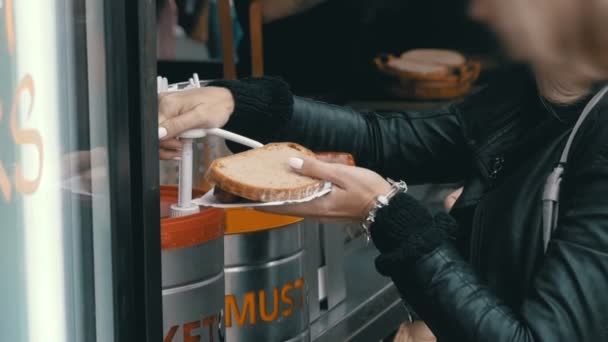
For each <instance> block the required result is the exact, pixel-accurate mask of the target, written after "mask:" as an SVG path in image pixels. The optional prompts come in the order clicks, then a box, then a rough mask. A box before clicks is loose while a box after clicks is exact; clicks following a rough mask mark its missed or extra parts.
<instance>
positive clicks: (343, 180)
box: [261, 158, 391, 222]
mask: <svg viewBox="0 0 608 342" xmlns="http://www.w3.org/2000/svg"><path fill="white" fill-rule="evenodd" d="M289 165H290V166H291V167H292V169H293V170H294V171H295V172H298V173H300V174H302V175H306V176H309V177H314V178H318V179H323V180H326V181H329V182H331V183H332V184H333V189H332V191H331V192H330V193H329V194H327V195H326V196H323V197H321V198H318V199H316V200H313V201H311V202H307V203H302V204H294V205H286V206H281V207H267V208H263V209H261V210H264V211H267V212H271V213H275V214H281V215H290V216H297V217H309V218H315V219H319V220H321V221H326V222H327V221H332V222H333V221H356V222H358V221H363V220H365V218H366V217H367V214H368V213H369V210H370V209H371V205H372V204H373V202H374V199H375V198H376V197H377V196H379V195H385V194H387V193H388V192H389V191H390V189H391V186H390V184H389V183H388V182H387V181H386V180H384V178H382V177H380V175H378V174H377V173H375V172H373V171H370V170H367V169H363V168H359V167H354V166H346V165H341V164H330V163H325V162H322V161H320V160H317V159H311V158H304V159H300V158H291V159H290V160H289Z"/></svg>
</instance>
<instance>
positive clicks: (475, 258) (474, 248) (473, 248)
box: [469, 201, 483, 267]
mask: <svg viewBox="0 0 608 342" xmlns="http://www.w3.org/2000/svg"><path fill="white" fill-rule="evenodd" d="M482 212H483V201H479V204H478V205H477V208H475V214H474V215H473V222H472V223H473V227H472V228H471V245H470V247H469V260H470V261H471V265H473V267H478V266H479V264H480V260H479V255H480V253H479V252H480V249H481V234H482V231H483V225H482V222H481V221H482Z"/></svg>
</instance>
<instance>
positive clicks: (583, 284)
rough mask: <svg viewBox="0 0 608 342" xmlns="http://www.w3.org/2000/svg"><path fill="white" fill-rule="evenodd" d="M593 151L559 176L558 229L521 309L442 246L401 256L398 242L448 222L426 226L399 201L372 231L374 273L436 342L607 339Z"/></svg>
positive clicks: (603, 224)
mask: <svg viewBox="0 0 608 342" xmlns="http://www.w3.org/2000/svg"><path fill="white" fill-rule="evenodd" d="M599 150H600V152H599V153H598V154H597V155H596V156H595V157H593V158H588V159H589V160H590V161H588V162H587V163H586V165H585V166H584V167H579V168H578V170H576V171H574V172H569V173H568V175H567V176H566V182H567V185H566V186H567V189H568V192H567V195H568V196H567V197H565V198H564V201H563V203H562V204H563V205H562V206H560V213H561V215H560V221H559V225H558V227H557V229H556V231H555V234H554V235H553V237H552V240H551V242H550V244H549V248H548V252H547V254H546V255H545V256H544V260H543V262H542V264H541V265H539V266H538V268H537V269H538V271H537V273H536V275H535V276H534V279H533V283H532V287H531V288H530V289H529V291H528V295H527V297H526V298H525V299H524V300H523V302H522V303H521V305H518V306H517V307H512V306H509V305H507V304H506V303H505V302H504V301H503V300H502V299H501V298H500V297H499V296H498V295H497V294H496V293H495V292H494V291H492V290H491V289H490V288H488V287H487V286H486V284H485V282H484V280H483V279H482V278H481V277H480V276H479V275H478V273H477V272H476V270H475V269H474V268H473V267H472V265H471V264H470V263H469V262H468V261H467V260H466V259H464V258H463V257H462V256H461V255H460V254H459V252H458V251H457V250H456V249H455V248H454V247H453V246H452V244H451V242H449V241H448V240H446V239H444V240H443V241H444V242H443V243H442V244H441V245H439V246H437V243H435V248H434V249H433V250H432V251H430V252H428V253H426V254H424V255H423V254H421V253H418V254H416V255H414V257H409V256H411V255H412V253H411V252H412V249H411V248H406V247H403V246H411V242H410V243H407V242H406V241H405V240H404V239H402V238H401V237H403V236H407V234H406V233H408V232H409V234H411V231H412V230H416V229H418V231H420V232H428V231H436V230H438V229H439V228H438V227H447V226H452V227H453V226H454V224H455V223H454V222H453V221H452V222H451V223H450V220H449V217H447V216H443V219H442V220H439V221H438V220H437V218H436V219H434V220H433V219H432V218H431V216H430V214H428V213H423V209H422V208H421V207H420V206H419V205H417V204H416V203H414V202H412V201H411V200H410V199H409V198H408V197H407V195H405V194H403V195H400V197H399V198H397V197H396V198H395V200H396V201H395V203H394V204H391V205H390V206H389V207H388V208H386V209H384V210H382V211H381V212H379V213H378V217H377V224H374V226H372V233H373V237H374V242H375V243H376V245H377V246H378V248H379V249H380V251H381V252H382V254H381V256H380V257H378V259H377V261H376V265H377V267H378V270H379V271H380V272H381V273H383V274H385V275H388V276H390V277H391V278H392V279H393V281H394V283H395V284H396V286H397V288H398V289H399V290H400V292H401V293H402V295H403V296H404V297H405V298H406V300H407V301H408V302H409V303H410V304H411V305H412V306H413V307H414V309H415V310H416V312H417V314H419V315H420V316H421V317H422V318H423V319H424V320H425V322H426V323H427V324H428V325H429V326H430V327H431V329H432V331H433V332H434V333H435V335H436V336H438V338H439V340H441V338H442V337H449V338H450V340H455V341H497V342H501V341H505V342H506V341H509V342H524V341H525V342H532V341H605V340H608V315H607V314H606V312H607V311H606V308H608V295H606V286H607V284H608V196H606V194H607V193H608V155H607V154H608V153H606V151H603V152H602V151H601V148H600V149H599ZM604 150H605V149H604ZM413 211H415V212H416V214H415V215H407V214H406V213H411V212H413ZM412 217H414V218H415V223H413V222H412ZM446 218H447V220H446ZM427 234H428V233H427ZM409 240H415V239H409ZM435 241H436V242H437V241H439V240H435ZM427 247H428V246H427ZM538 248H539V253H541V249H542V246H541V244H539V245H538ZM427 250H428V249H427ZM512 281H513V282H517V281H520V280H519V279H513V280H512Z"/></svg>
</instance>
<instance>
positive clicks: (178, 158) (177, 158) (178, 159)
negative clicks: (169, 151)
mask: <svg viewBox="0 0 608 342" xmlns="http://www.w3.org/2000/svg"><path fill="white" fill-rule="evenodd" d="M173 160H177V161H180V160H182V157H173Z"/></svg>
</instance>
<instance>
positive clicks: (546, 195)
mask: <svg viewBox="0 0 608 342" xmlns="http://www.w3.org/2000/svg"><path fill="white" fill-rule="evenodd" d="M607 92H608V85H607V86H605V87H604V88H602V90H600V91H599V92H598V93H597V94H596V95H595V96H594V97H593V98H592V99H591V101H589V103H588V104H587V106H585V109H584V110H583V112H582V114H581V116H580V117H579V118H578V120H577V121H576V124H575V125H574V128H573V129H572V132H571V133H570V136H569V137H568V142H566V146H565V147H564V150H563V151H562V155H561V157H560V159H559V163H558V164H557V166H556V167H555V168H554V169H553V171H552V172H551V174H549V176H548V177H547V181H546V182H545V187H544V189H543V218H542V220H543V221H542V224H543V248H544V251H545V252H546V251H547V247H548V246H549V240H551V235H552V234H553V231H554V230H555V228H556V227H557V215H558V211H559V190H560V185H561V182H562V176H563V174H564V168H565V167H566V164H567V163H568V155H569V154H570V148H571V147H572V142H573V141H574V137H575V136H576V133H577V132H578V130H579V128H580V127H581V125H582V124H583V122H584V121H585V119H586V118H587V116H589V113H591V111H592V110H593V108H595V106H596V105H597V104H598V103H599V102H600V100H601V99H602V98H603V97H604V95H606V93H607Z"/></svg>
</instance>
